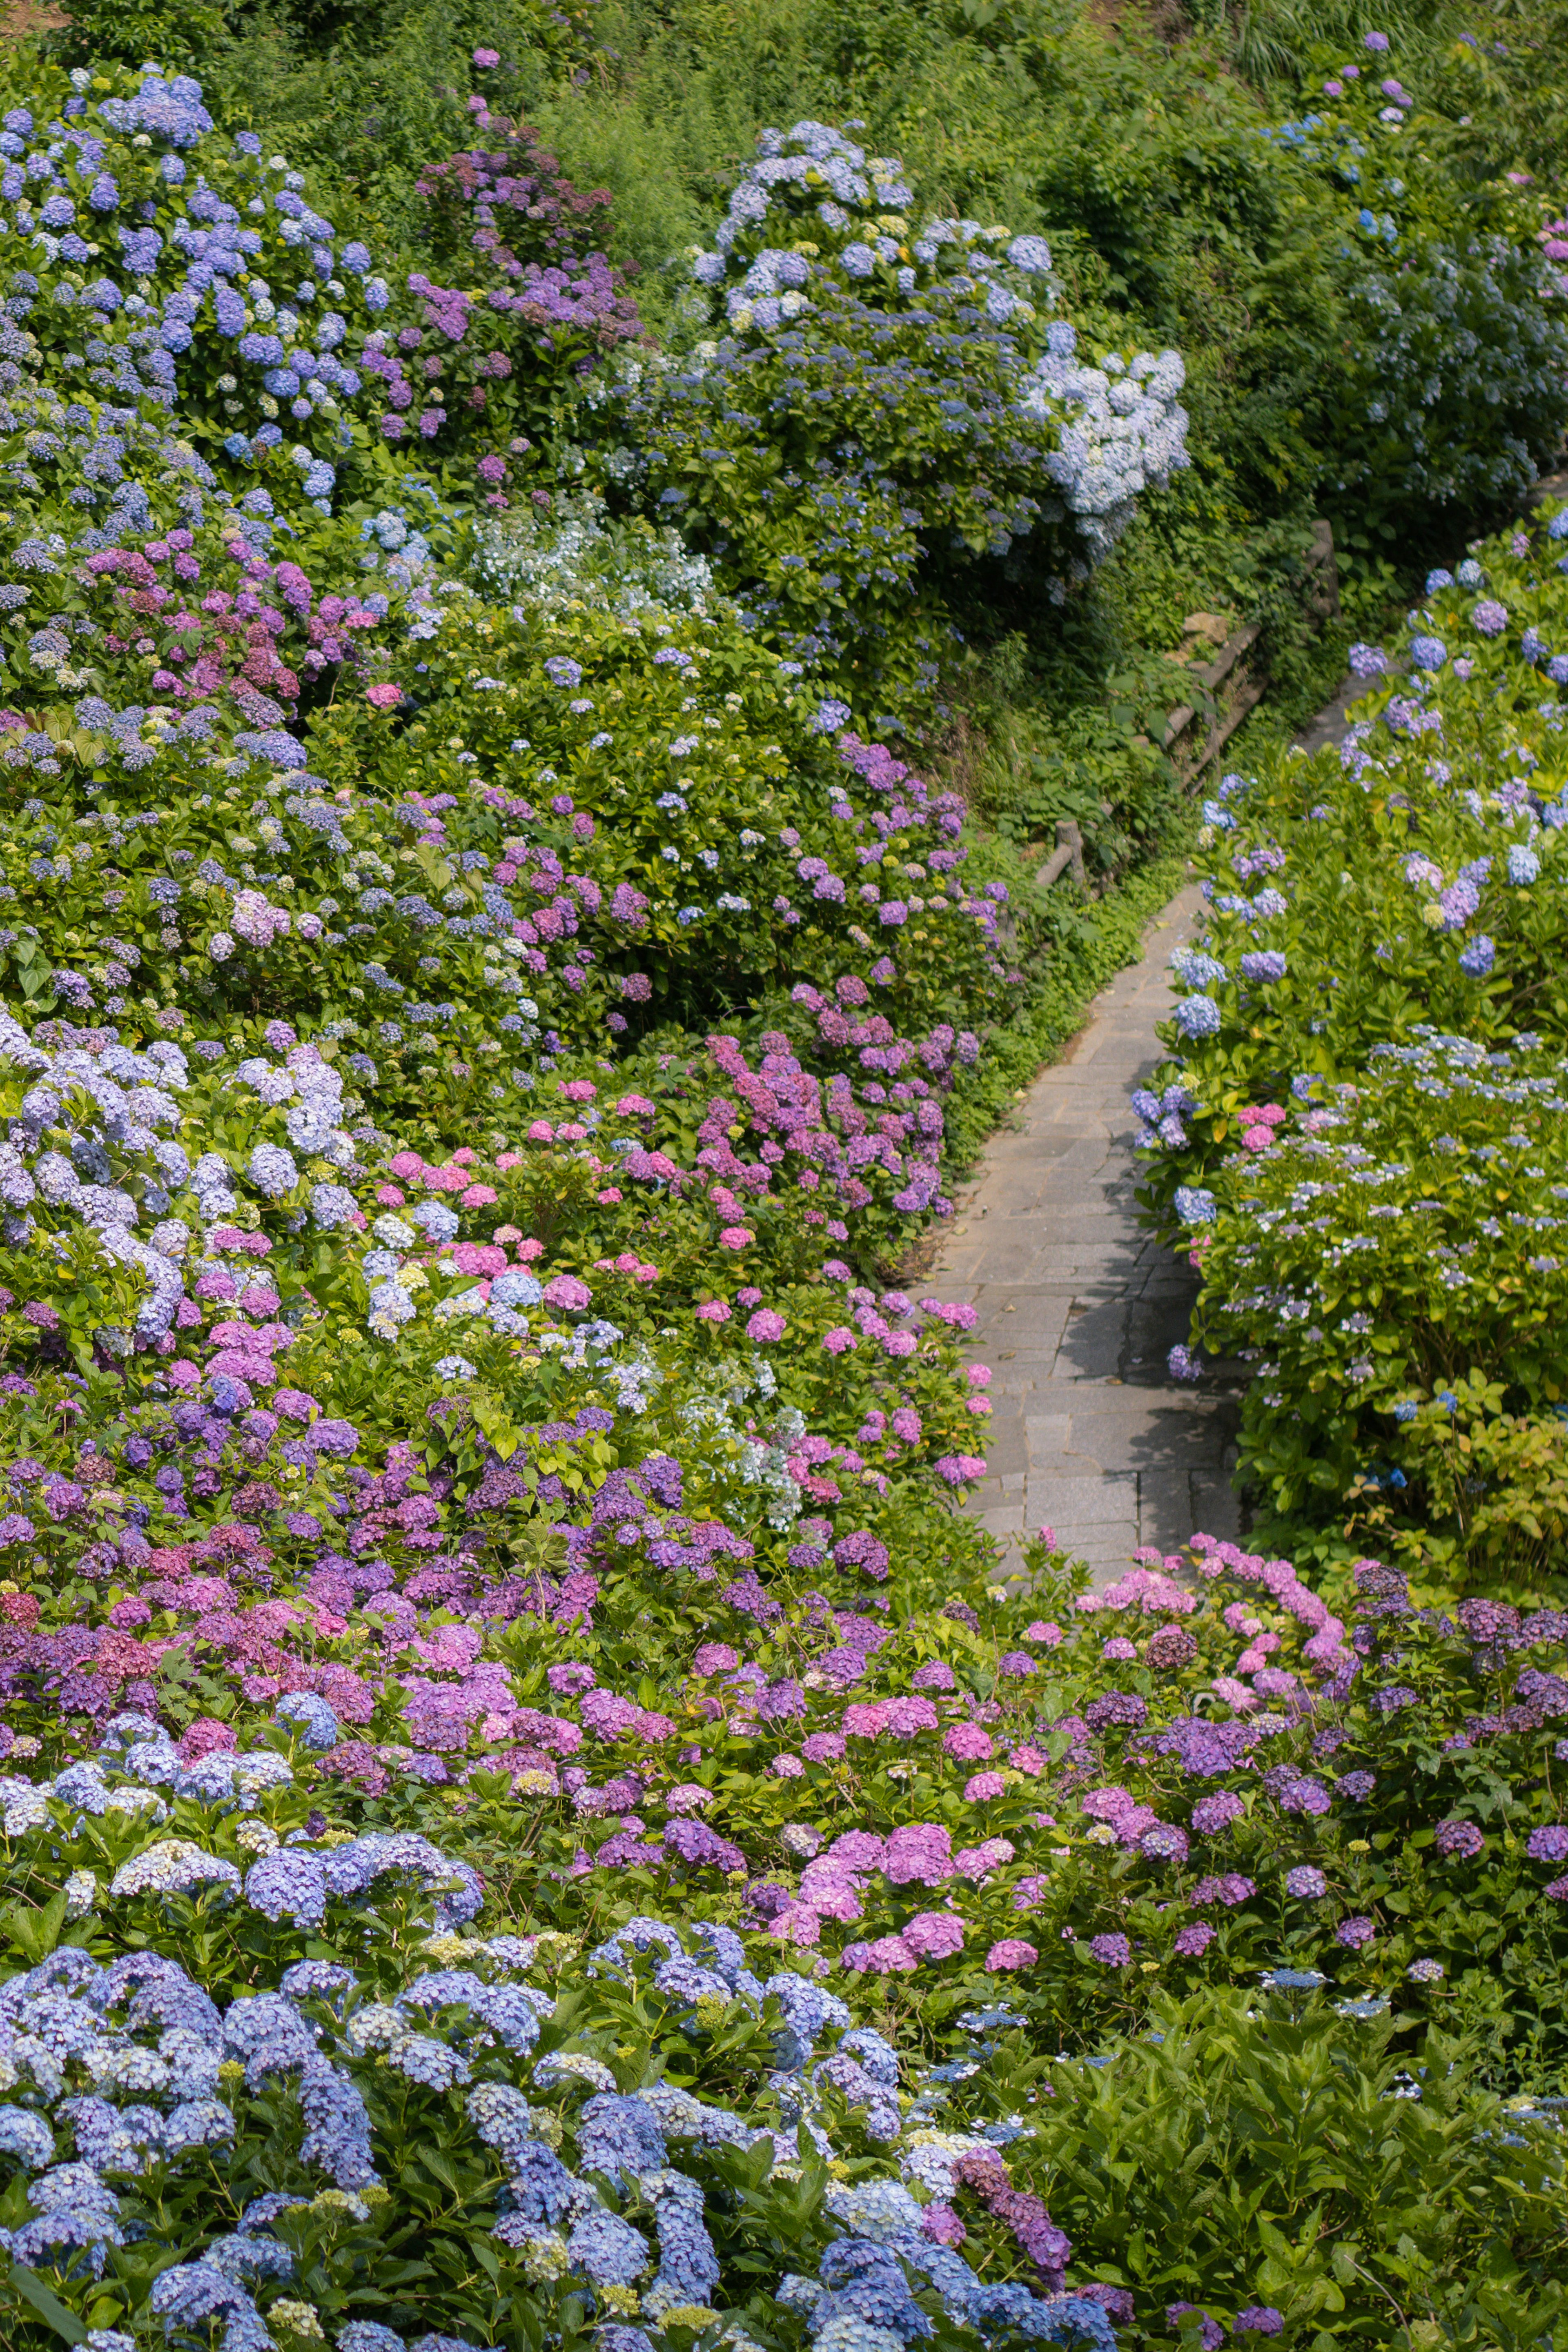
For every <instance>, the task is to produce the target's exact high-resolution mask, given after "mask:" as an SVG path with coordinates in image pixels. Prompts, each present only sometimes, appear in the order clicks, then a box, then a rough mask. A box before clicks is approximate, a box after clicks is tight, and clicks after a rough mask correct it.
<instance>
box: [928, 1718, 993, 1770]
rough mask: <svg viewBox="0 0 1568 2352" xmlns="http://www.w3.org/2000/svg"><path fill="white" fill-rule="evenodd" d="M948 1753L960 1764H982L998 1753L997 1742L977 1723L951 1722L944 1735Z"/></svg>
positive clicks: (943, 1742) (943, 1740)
mask: <svg viewBox="0 0 1568 2352" xmlns="http://www.w3.org/2000/svg"><path fill="white" fill-rule="evenodd" d="M942 1745H943V1747H944V1748H946V1751H947V1754H948V1755H949V1756H951V1757H953V1758H955V1759H956V1761H957V1762H958V1763H960V1764H980V1763H984V1762H985V1761H986V1759H988V1758H989V1757H992V1756H994V1755H995V1754H996V1752H997V1748H996V1742H995V1740H994V1739H993V1738H991V1735H990V1733H989V1732H988V1731H987V1730H985V1729H984V1728H983V1727H981V1726H980V1725H979V1724H977V1723H950V1724H949V1725H948V1727H947V1728H946V1731H945V1732H944V1733H943V1735H942Z"/></svg>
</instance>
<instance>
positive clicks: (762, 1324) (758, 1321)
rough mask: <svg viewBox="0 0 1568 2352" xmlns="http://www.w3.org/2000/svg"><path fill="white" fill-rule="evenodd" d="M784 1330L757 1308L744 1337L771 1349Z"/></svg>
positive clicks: (770, 1312)
mask: <svg viewBox="0 0 1568 2352" xmlns="http://www.w3.org/2000/svg"><path fill="white" fill-rule="evenodd" d="M545 1296H546V1297H547V1298H548V1297H549V1292H548V1291H547V1292H546V1293H545ZM785 1329H786V1325H785V1320H784V1318H783V1316H782V1315H780V1314H779V1312H778V1310H777V1308H776V1307H759V1308H758V1311H757V1313H756V1314H755V1315H753V1316H752V1317H751V1318H749V1319H748V1321H747V1326H746V1336H747V1339H750V1340H752V1341H753V1342H754V1343H755V1344H756V1345H757V1346H758V1347H759V1348H767V1347H771V1345H772V1344H773V1342H774V1340H776V1339H782V1338H783V1337H784V1333H785Z"/></svg>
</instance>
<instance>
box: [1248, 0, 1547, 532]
mask: <svg viewBox="0 0 1568 2352" xmlns="http://www.w3.org/2000/svg"><path fill="white" fill-rule="evenodd" d="M1471 46H1472V47H1474V43H1473V42H1472V44H1471ZM1346 47H1347V48H1349V47H1350V45H1348V44H1347V45H1346ZM1314 55H1315V59H1316V66H1317V70H1316V72H1315V74H1313V75H1312V84H1313V87H1312V89H1311V90H1310V104H1311V111H1310V112H1309V113H1307V114H1306V115H1304V116H1303V117H1302V118H1301V119H1300V120H1298V121H1294V122H1291V123H1287V124H1285V125H1283V126H1282V127H1281V129H1280V130H1278V131H1275V132H1274V133H1273V134H1272V135H1273V136H1274V137H1275V138H1276V139H1277V140H1279V141H1281V142H1282V143H1284V144H1285V145H1287V146H1289V147H1291V148H1293V149H1295V150H1297V151H1298V152H1300V154H1301V160H1302V161H1303V162H1304V163H1308V164H1309V166H1311V167H1312V169H1314V170H1315V171H1316V172H1317V173H1320V174H1321V175H1322V177H1323V178H1324V179H1326V181H1327V182H1328V184H1329V185H1330V187H1331V188H1332V189H1333V191H1334V193H1335V194H1336V195H1337V196H1338V197H1339V198H1340V201H1341V204H1342V205H1343V214H1342V217H1343V224H1344V236H1345V242H1344V245H1343V248H1342V256H1341V259H1342V262H1343V279H1342V284H1343V298H1342V299H1343V304H1344V325H1343V362H1342V364H1341V365H1340V366H1338V367H1336V369H1335V370H1334V372H1333V381H1332V383H1331V386H1330V389H1329V394H1328V409H1329V415H1328V419H1327V428H1328V441H1329V447H1330V450H1331V451H1332V455H1331V457H1330V459H1329V463H1330V466H1331V467H1332V468H1333V472H1332V476H1331V480H1332V487H1333V491H1334V493H1335V495H1336V497H1337V498H1340V499H1346V500H1347V502H1354V509H1355V510H1356V511H1357V515H1358V520H1370V521H1372V522H1373V523H1374V524H1376V523H1379V522H1382V521H1384V520H1385V518H1391V517H1393V516H1394V515H1396V514H1408V513H1410V512H1411V511H1412V510H1413V509H1414V510H1416V511H1418V510H1419V509H1421V508H1423V507H1425V508H1426V509H1428V511H1430V510H1431V509H1439V510H1440V509H1445V508H1446V509H1450V510H1454V511H1462V510H1463V509H1465V508H1466V507H1467V506H1475V505H1479V504H1482V503H1484V502H1485V501H1487V500H1489V499H1498V498H1500V497H1501V498H1506V497H1509V496H1511V495H1512V494H1514V493H1517V492H1518V491H1519V490H1521V489H1522V488H1524V486H1525V484H1526V483H1527V482H1529V481H1530V479H1531V477H1532V475H1533V474H1534V473H1535V471H1536V467H1537V465H1538V463H1539V462H1540V461H1542V460H1543V459H1545V458H1547V457H1549V456H1550V454H1551V452H1552V450H1553V449H1554V448H1555V447H1556V446H1557V444H1558V442H1559V440H1560V438H1561V436H1562V432H1563V424H1564V421H1565V416H1568V405H1565V404H1568V393H1565V390H1564V361H1565V359H1568V312H1565V311H1564V308H1563V279H1562V276H1561V273H1560V272H1559V271H1556V270H1554V269H1552V268H1551V266H1550V262H1551V257H1550V255H1549V254H1548V253H1546V252H1544V251H1543V250H1542V242H1543V236H1542V223H1543V218H1544V215H1543V212H1542V202H1541V199H1540V197H1539V195H1537V194H1532V193H1531V188H1532V183H1531V175H1530V174H1529V173H1521V172H1510V173H1507V174H1502V175H1499V176H1497V177H1495V178H1486V179H1482V178H1480V177H1479V175H1478V174H1476V173H1473V172H1469V173H1460V172H1456V171H1455V170H1454V168H1453V161H1452V158H1453V143H1454V142H1455V140H1456V138H1457V136H1458V133H1459V132H1461V131H1462V130H1463V128H1464V125H1465V122H1468V121H1469V117H1468V116H1466V117H1465V118H1463V120H1462V121H1460V122H1459V123H1458V125H1456V124H1455V122H1454V120H1453V117H1452V115H1451V114H1450V113H1449V112H1448V110H1447V105H1446V102H1445V101H1446V100H1448V99H1451V97H1452V95H1453V92H1452V91H1451V90H1450V91H1443V90H1442V89H1439V88H1438V87H1437V86H1436V85H1437V83H1438V82H1439V81H1440V80H1441V79H1442V76H1441V70H1440V68H1439V69H1438V71H1437V73H1434V72H1433V70H1432V68H1431V65H1430V63H1425V69H1424V70H1422V69H1417V70H1416V77H1415V78H1416V79H1417V88H1416V90H1414V91H1412V90H1410V89H1406V86H1405V83H1404V81H1403V80H1402V79H1400V74H1399V72H1398V71H1397V70H1396V68H1398V67H1399V65H1400V63H1401V59H1400V56H1399V52H1398V50H1397V49H1396V47H1395V46H1393V45H1392V44H1391V43H1390V41H1389V39H1388V37H1387V36H1386V35H1385V34H1383V33H1379V32H1372V33H1368V34H1366V35H1364V37H1363V39H1362V41H1361V43H1360V44H1359V45H1358V46H1356V47H1354V49H1351V53H1350V55H1349V59H1348V62H1347V59H1346V49H1337V50H1331V49H1325V48H1318V49H1317V50H1316V51H1315V52H1314ZM1424 62H1425V61H1424ZM1406 70H1411V68H1408V67H1407V68H1406Z"/></svg>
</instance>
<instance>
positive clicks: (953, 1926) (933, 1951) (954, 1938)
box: [904, 1911, 964, 1960]
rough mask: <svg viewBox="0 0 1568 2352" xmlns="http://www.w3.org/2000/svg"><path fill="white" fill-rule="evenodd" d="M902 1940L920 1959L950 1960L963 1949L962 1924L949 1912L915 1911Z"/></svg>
mask: <svg viewBox="0 0 1568 2352" xmlns="http://www.w3.org/2000/svg"><path fill="white" fill-rule="evenodd" d="M904 1942H905V1943H906V1944H907V1945H908V1946H909V1948H910V1950H911V1951H913V1952H918V1953H919V1955H920V1957H921V1958H922V1959H926V1960H950V1959H951V1958H952V1957H953V1955H954V1953H955V1952H961V1951H962V1950H963V1948H964V1923H963V1921H962V1920H961V1919H956V1918H955V1917H954V1916H953V1914H952V1912H951V1911H917V1912H916V1913H915V1916H914V1918H913V1919H911V1920H910V1922H909V1924H908V1926H907V1927H905V1928H904Z"/></svg>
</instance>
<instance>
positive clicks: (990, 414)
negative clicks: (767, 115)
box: [622, 122, 1187, 728]
mask: <svg viewBox="0 0 1568 2352" xmlns="http://www.w3.org/2000/svg"><path fill="white" fill-rule="evenodd" d="M758 148H759V154H758V161H757V162H756V163H752V164H749V165H748V166H747V169H746V171H745V172H744V173H742V175H741V178H740V180H739V182H738V184H737V187H736V189H735V191H734V193H733V194H732V195H731V197H730V201H729V207H728V211H727V214H726V215H725V217H724V219H723V220H722V221H721V222H720V224H719V226H718V229H717V232H716V237H715V243H714V247H713V248H712V249H711V250H708V251H698V252H696V253H695V254H694V255H693V257H692V262H691V267H692V275H693V278H694V280H695V288H696V293H697V299H696V301H695V304H694V309H695V313H696V318H695V324H696V326H697V327H698V328H701V327H708V328H711V329H712V330H713V332H712V333H711V334H708V335H706V336H701V337H700V338H699V340H697V341H695V348H694V349H693V351H692V352H691V355H690V357H689V359H688V360H686V361H685V362H684V363H679V364H677V363H676V362H670V361H664V362H658V363H655V364H653V365H650V366H642V365H639V366H636V367H634V368H632V370H631V371H630V373H629V376H628V384H627V391H626V394H625V395H624V398H623V402H622V414H623V415H624V416H625V419H626V422H627V427H628V430H629V432H630V433H631V435H632V437H633V439H634V441H635V442H636V444H637V445H638V447H639V451H640V457H639V465H640V468H642V469H645V478H646V484H647V489H648V494H649V495H650V496H652V497H653V498H654V499H656V501H657V504H658V508H659V509H660V510H661V511H662V512H664V513H668V514H673V515H675V516H677V517H678V518H679V519H680V520H682V523H683V525H684V527H685V529H686V530H688V532H695V533H696V534H697V535H698V537H699V539H700V541H701V543H703V544H704V545H706V546H707V547H710V548H711V549H712V550H713V551H714V553H715V555H716V557H719V558H721V559H722V562H723V563H724V564H725V566H726V568H727V571H728V572H729V574H730V575H731V576H732V577H733V578H734V579H735V580H736V581H737V584H738V585H739V586H740V588H741V589H742V590H743V592H744V593H745V594H746V596H747V601H748V602H749V603H750V604H752V606H753V607H754V609H755V610H756V612H757V614H758V618H759V619H760V621H761V622H762V623H763V625H765V626H766V627H767V629H768V635H769V636H770V638H771V639H772V640H773V641H774V642H775V643H777V644H778V646H779V647H780V649H781V650H782V652H783V653H784V654H785V655H786V656H788V658H789V660H790V661H792V662H795V663H799V664H800V666H801V667H802V669H803V670H804V671H805V672H806V674H807V675H808V676H810V677H814V678H817V679H819V680H820V681H821V687H822V688H823V694H822V699H821V704H820V709H819V715H818V723H820V724H821V725H822V726H824V727H826V728H831V726H832V725H833V724H834V723H835V719H834V717H833V714H834V713H835V712H836V711H839V710H842V712H843V713H844V715H845V716H848V715H850V714H851V713H852V714H853V715H854V717H855V719H856V720H857V723H860V724H862V725H864V724H867V723H870V724H872V725H874V726H883V725H885V724H887V723H888V721H887V719H886V718H884V717H883V715H882V714H883V713H884V712H889V711H891V712H893V713H894V714H897V713H900V712H902V711H904V710H905V709H910V710H918V709H920V708H921V707H922V705H923V704H924V703H925V702H926V701H928V699H929V696H930V693H931V690H932V688H934V686H935V684H936V679H937V677H938V675H939V670H940V665H941V661H942V658H943V646H942V642H941V640H942V638H943V636H944V635H945V628H944V624H943V620H942V613H941V606H940V604H939V603H938V602H937V601H936V597H935V596H933V594H932V593H931V591H932V589H933V587H935V588H936V590H937V591H938V593H939V589H940V583H941V582H942V580H943V579H944V577H945V576H946V574H948V573H950V572H952V570H953V569H954V567H955V566H956V565H963V564H966V563H969V562H973V561H975V560H976V559H977V558H985V557H989V558H992V559H995V560H998V561H1001V560H1006V561H1008V562H1009V563H1010V564H1011V567H1012V569H1013V570H1014V571H1017V570H1018V568H1019V564H1021V563H1024V562H1027V563H1028V565H1029V568H1030V575H1031V577H1033V578H1034V579H1035V580H1037V581H1038V582H1039V583H1040V586H1041V587H1042V588H1045V589H1046V590H1047V591H1048V593H1050V594H1051V595H1052V596H1053V597H1055V598H1056V599H1057V600H1059V601H1060V599H1061V597H1062V596H1063V595H1064V594H1065V592H1066V585H1067V583H1068V582H1069V581H1081V580H1082V579H1085V578H1086V577H1087V576H1088V572H1089V569H1090V567H1091V565H1092V564H1094V563H1096V562H1100V561H1102V560H1103V557H1104V556H1105V555H1106V554H1107V553H1108V552H1109V551H1110V549H1111V547H1112V546H1113V544H1114V542H1115V540H1116V539H1117V537H1118V536H1119V534H1120V533H1121V531H1123V530H1124V529H1125V528H1126V525H1127V523H1128V522H1129V521H1130V520H1131V519H1132V516H1133V513H1134V507H1135V504H1136V500H1137V499H1138V497H1139V495H1140V493H1141V492H1143V491H1144V490H1145V488H1160V487H1163V486H1164V485H1165V483H1166V481H1168V479H1169V478H1170V476H1171V474H1172V473H1173V472H1174V471H1176V470H1177V469H1179V468H1180V467H1183V466H1185V465H1186V462H1187V459H1186V414H1185V411H1184V410H1183V409H1182V408H1181V407H1180V405H1179V403H1178V394H1179V393H1180V391H1181V387H1182V383H1183V371H1182V363H1181V360H1180V357H1179V355H1178V354H1177V353H1176V352H1172V351H1166V352H1159V353H1155V352H1137V353H1136V354H1131V353H1124V352H1103V353H1100V354H1099V355H1098V356H1097V357H1096V359H1095V360H1094V361H1093V362H1089V361H1088V360H1087V359H1086V358H1085V356H1084V355H1082V354H1081V353H1080V352H1078V347H1077V332H1076V330H1075V329H1074V327H1073V325H1072V324H1071V321H1070V320H1068V319H1067V318H1065V317H1064V316H1063V315H1062V314H1061V301H1060V295H1059V291H1058V289H1057V286H1056V282H1055V280H1054V278H1053V277H1052V275H1051V248H1050V247H1049V245H1048V244H1047V242H1046V240H1045V239H1044V238H1043V237H1041V236H1032V235H1030V236H1013V235H1011V234H1010V233H1009V230H1008V229H1006V228H1005V227H1001V226H982V225H981V224H980V223H979V222H977V221H972V220H956V219H949V218H944V217H934V218H927V219H925V221H923V222H920V221H918V216H917V215H915V191H914V190H913V189H912V188H911V187H910V186H909V185H908V184H906V181H905V178H904V167H903V165H902V164H901V163H899V162H898V161H897V160H896V159H895V158H892V157H880V156H872V157H868V156H867V155H866V154H865V152H864V151H863V149H862V148H860V147H858V146H856V145H854V144H853V142H852V141H850V140H848V139H847V138H845V137H844V136H843V134H842V133H841V132H840V131H834V130H832V129H831V128H830V127H829V126H827V125H825V124H822V123H819V122H800V123H797V124H796V125H795V126H794V128H793V129H792V130H790V131H765V132H763V133H762V134H761V136H760V138H759V140H758ZM912 597H913V599H914V603H913V606H912ZM839 723H841V722H839Z"/></svg>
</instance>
